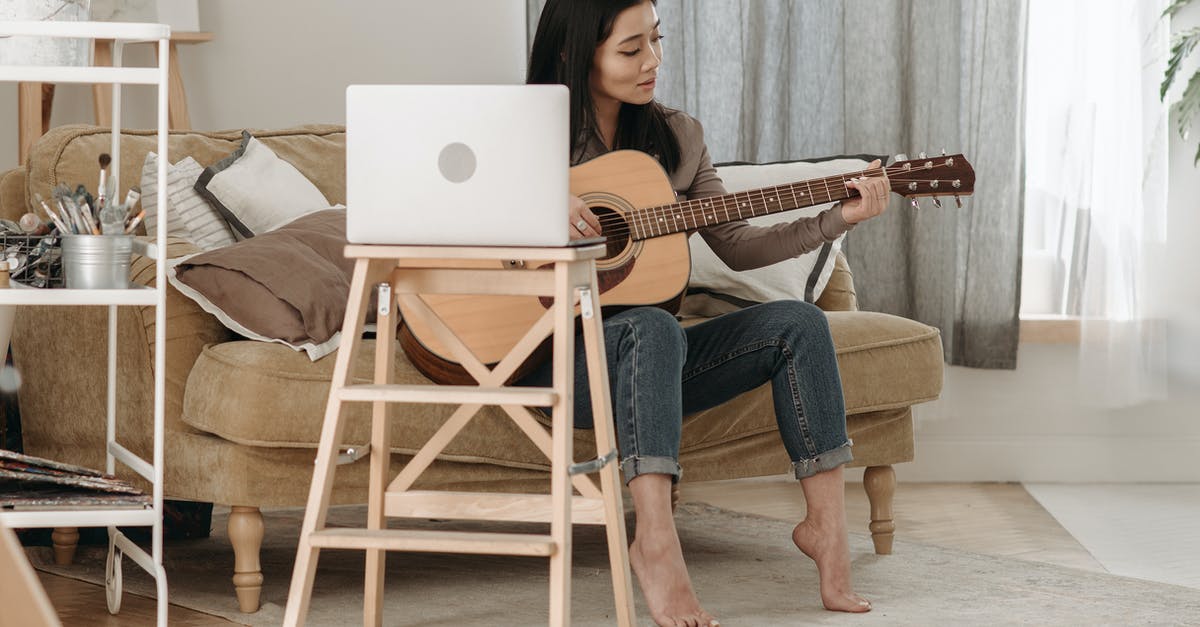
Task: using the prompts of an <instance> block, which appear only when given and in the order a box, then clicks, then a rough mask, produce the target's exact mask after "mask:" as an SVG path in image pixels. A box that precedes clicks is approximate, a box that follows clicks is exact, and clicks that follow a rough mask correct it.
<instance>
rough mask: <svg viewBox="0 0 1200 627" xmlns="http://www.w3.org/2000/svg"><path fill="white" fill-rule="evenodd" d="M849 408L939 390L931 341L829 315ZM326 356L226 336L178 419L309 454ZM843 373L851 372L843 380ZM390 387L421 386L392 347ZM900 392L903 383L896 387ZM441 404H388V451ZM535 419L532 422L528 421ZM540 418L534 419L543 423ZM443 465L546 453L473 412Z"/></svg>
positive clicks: (751, 414)
mask: <svg viewBox="0 0 1200 627" xmlns="http://www.w3.org/2000/svg"><path fill="white" fill-rule="evenodd" d="M830 325H831V327H832V329H833V336H834V339H835V342H836V343H837V344H838V349H839V358H840V362H839V363H840V364H841V367H842V376H843V380H848V381H850V382H852V383H854V384H856V385H852V386H851V387H848V388H847V390H846V397H847V401H848V403H847V406H848V408H849V411H850V412H851V413H860V412H866V411H872V410H875V409H889V408H894V407H906V406H908V405H910V404H912V403H914V402H919V401H922V400H929V399H930V398H934V397H936V396H937V394H938V391H939V390H940V389H941V363H942V362H941V342H940V340H939V338H938V335H937V331H936V330H934V329H930V328H929V327H926V326H925V325H922V324H919V323H916V322H912V321H909V320H904V319H902V318H897V317H895V316H888V315H885V314H874V313H868V312H841V313H831V314H830ZM374 346H375V343H374V341H370V340H368V341H365V342H363V344H362V348H361V349H360V350H359V353H358V355H357V356H356V358H355V362H354V372H355V380H354V381H355V383H369V382H370V377H371V373H372V372H373V358H374V350H375V349H374ZM335 361H336V360H335V359H334V358H333V357H332V356H330V357H326V358H324V359H320V360H318V361H315V362H313V361H310V360H309V359H308V358H307V357H306V356H304V355H303V354H300V353H296V352H294V351H292V350H291V349H289V348H287V347H285V346H281V345H279V344H271V343H266V342H254V341H234V342H224V343H221V344H214V345H210V346H208V347H206V348H205V349H204V351H203V352H202V353H201V355H200V357H199V358H197V360H196V365H195V366H194V367H193V368H192V372H191V374H190V376H189V377H188V382H187V389H186V391H185V393H184V399H183V420H184V422H186V423H188V424H189V425H191V426H193V427H195V428H197V429H200V430H201V431H204V432H207V433H211V434H214V435H217V436H220V437H222V438H224V439H226V440H230V441H233V442H236V443H239V444H246V445H251V446H263V447H295V448H315V447H316V445H317V442H318V441H319V440H320V435H321V424H322V420H323V417H324V413H325V401H326V398H327V396H328V392H329V381H330V379H331V378H332V376H333V367H334V362H335ZM851 373H853V374H851ZM395 377H396V378H395V382H396V383H400V384H410V385H412V384H417V385H420V384H427V383H428V379H426V378H425V377H424V376H423V375H421V374H420V373H419V372H417V370H416V369H415V368H414V367H413V366H412V364H411V363H409V361H408V359H407V358H406V357H405V356H404V354H403V351H399V350H398V351H397V354H396V362H395ZM906 386H907V387H906ZM453 410H454V407H453V406H447V405H408V404H406V405H396V404H393V405H390V406H389V411H390V412H392V413H391V415H392V416H394V417H395V418H394V419H393V421H392V431H391V441H392V450H393V452H396V453H406V454H413V453H415V452H416V451H417V450H419V449H420V447H421V446H422V445H423V444H424V443H425V442H426V441H427V440H428V439H429V438H430V437H431V436H432V435H433V433H434V432H435V431H436V430H437V429H438V428H439V427H440V426H441V425H442V424H443V423H444V422H445V421H446V419H447V418H448V417H449V416H450V414H451V413H452V412H453ZM344 411H345V412H346V414H345V415H346V420H347V424H346V431H345V436H344V437H343V445H344V446H346V445H351V444H363V443H366V442H367V441H369V440H370V406H369V405H368V404H366V403H348V404H346V405H345V409H344ZM538 417H539V419H541V417H540V415H539V416H538ZM543 423H544V420H543ZM774 429H775V419H774V417H773V413H772V412H771V394H770V386H769V385H764V386H762V387H760V388H758V389H756V390H752V391H750V392H747V393H746V394H743V395H742V396H741V397H739V398H737V399H735V400H734V401H731V402H729V403H725V404H724V405H721V406H720V407H716V408H713V409H710V410H708V411H705V412H701V413H699V414H696V415H694V416H689V417H687V418H685V420H684V430H683V442H682V451H683V452H684V453H688V452H689V451H699V450H703V449H708V448H711V447H714V446H721V445H723V444H725V443H729V442H734V441H738V440H742V439H744V438H749V437H754V436H759V435H761V434H764V433H768V432H771V431H774ZM593 438H594V435H593V433H592V432H591V431H586V430H577V431H576V432H575V451H576V458H577V459H586V458H589V457H593V456H595V441H594V439H593ZM440 457H441V458H443V459H448V460H453V461H459V462H472V463H480V462H482V463H494V464H500V465H503V466H510V467H514V468H530V469H545V468H548V467H549V464H548V462H547V461H546V458H545V456H543V455H542V454H541V452H540V451H538V449H537V448H536V447H535V446H534V445H533V443H532V442H530V440H529V439H528V438H526V437H525V435H524V434H523V433H522V432H521V431H520V429H519V428H518V427H517V426H516V424H515V423H514V422H513V421H512V420H511V419H509V418H508V417H507V416H506V415H505V414H504V413H503V411H502V410H500V409H499V408H497V407H484V408H483V410H481V411H480V413H479V414H478V415H476V416H475V418H474V419H472V421H471V422H470V423H469V424H468V426H467V427H466V428H465V429H464V430H463V431H462V432H461V433H460V434H459V436H458V437H456V438H455V439H454V440H453V441H452V442H451V443H450V445H449V446H448V447H447V448H446V449H445V451H444V453H443V454H442V455H441V456H440Z"/></svg>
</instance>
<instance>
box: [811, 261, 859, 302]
mask: <svg viewBox="0 0 1200 627" xmlns="http://www.w3.org/2000/svg"><path fill="white" fill-rule="evenodd" d="M816 304H817V306H818V307H820V308H821V309H824V310H825V311H858V296H857V295H856V294H855V292H854V274H853V273H851V272H850V265H849V264H847V263H846V256H845V255H843V254H842V253H841V252H839V253H838V254H837V259H836V260H835V261H834V266H833V274H832V275H830V277H829V283H828V284H826V285H825V290H824V291H823V292H821V297H820V298H818V299H817V303H816Z"/></svg>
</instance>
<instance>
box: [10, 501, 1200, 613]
mask: <svg viewBox="0 0 1200 627" xmlns="http://www.w3.org/2000/svg"><path fill="white" fill-rule="evenodd" d="M225 516H226V514H225V513H224V512H220V513H218V514H217V515H215V516H214V521H213V523H214V531H213V535H212V537H211V538H207V539H201V540H188V541H178V542H171V543H168V544H167V546H166V553H165V556H166V569H167V577H168V585H169V587H170V596H171V602H172V603H174V604H177V605H182V606H185V607H189V608H193V609H196V610H199V611H202V612H207V613H209V614H214V615H218V616H223V617H225V618H228V619H229V620H232V621H235V622H238V623H242V624H246V625H279V624H281V623H282V620H283V611H284V606H285V605H286V603H287V591H288V584H289V582H290V578H291V574H292V573H291V565H292V562H293V560H294V558H295V550H296V541H297V536H298V533H299V528H300V521H301V518H302V516H303V511H302V510H296V509H287V510H272V511H267V512H265V513H264V517H265V522H266V539H265V541H264V544H263V549H262V566H263V574H264V576H265V579H266V580H265V582H264V585H263V606H262V609H261V610H259V611H258V612H257V613H256V614H242V613H241V612H239V611H238V610H237V604H236V601H235V598H234V594H233V586H232V584H231V583H230V576H231V574H232V572H233V555H232V552H231V550H230V549H229V545H228V540H227V538H226V536H225V522H226V517H225ZM364 519H365V509H364V508H361V507H349V508H337V509H335V510H333V512H332V513H331V517H330V523H331V524H332V525H347V526H361V521H362V520H364ZM676 519H677V521H678V527H679V533H680V537H681V539H682V542H683V545H684V553H685V556H686V558H687V561H688V565H689V568H690V570H691V574H692V579H693V581H694V583H695V586H696V590H697V593H698V594H699V596H700V599H701V600H702V602H703V603H704V606H705V607H706V608H707V609H708V610H709V611H711V612H712V613H713V614H714V615H716V616H718V617H719V618H720V619H721V623H722V625H726V626H736V625H750V626H754V627H765V626H776V625H778V626H783V625H788V626H791V625H801V624H806V625H1007V624H1013V625H1016V624H1035V625H1132V624H1138V625H1189V624H1190V625H1195V624H1200V590H1195V589H1191V588H1182V587H1177V586H1170V585H1164V584H1157V583H1152V582H1147V581H1142V580H1138V579H1130V578H1124V577H1117V576H1112V575H1105V574H1099V573H1091V572H1086V571H1080V570H1074V569H1069V568H1063V567H1058V566H1052V565H1047V564H1041V563H1035V562H1027V561H1020V560H1014V559H1006V558H997V557H989V556H985V555H978V554H973V553H967V552H963V551H957V550H953V549H946V548H940V547H935V546H928V545H922V544H916V543H911V542H904V541H902V540H897V541H896V543H895V548H894V553H893V554H892V555H875V554H874V552H873V549H872V546H871V540H870V537H869V536H867V535H865V534H857V533H854V534H851V536H850V550H851V559H852V561H853V576H854V580H855V583H856V587H857V590H858V591H859V592H860V593H861V594H862V595H863V596H865V597H867V598H869V599H871V601H872V603H873V604H874V608H875V609H874V611H872V612H870V613H868V614H860V615H847V614H840V613H833V612H827V611H825V610H824V609H822V607H821V602H820V596H819V594H818V588H817V572H816V568H815V566H814V565H813V563H812V562H811V561H810V560H808V559H807V558H805V557H804V556H803V555H801V554H800V553H799V552H798V551H797V550H796V549H795V547H794V546H793V545H792V544H791V541H790V538H791V529H792V525H791V524H789V523H787V522H784V521H779V520H774V519H769V518H762V517H758V516H753V515H747V514H739V513H734V512H730V511H726V510H722V509H718V508H715V507H712V506H709V505H706V504H702V503H685V504H683V505H681V506H680V507H679V511H678V514H677V517H676ZM420 526H424V527H435V528H464V525H462V524H458V525H451V524H450V523H444V522H437V521H429V522H423V523H421V525H420ZM465 528H479V527H474V526H473V525H471V524H468V525H465ZM544 529H545V527H544V526H537V525H533V526H529V525H526V526H517V525H506V526H504V527H503V530H507V531H516V530H521V531H531V532H533V531H541V532H543V533H544V531H543V530H544ZM29 551H30V554H31V555H30V557H31V560H32V561H33V562H34V564H35V566H36V567H37V568H39V569H41V570H45V571H48V572H53V573H56V574H60V575H65V576H68V577H75V578H79V579H84V580H87V581H93V582H101V581H102V574H103V565H104V550H103V549H102V548H101V547H80V550H79V555H78V557H77V559H76V563H75V564H74V565H72V566H70V567H65V568H64V567H56V566H53V565H52V563H51V560H50V553H49V550H48V549H43V548H31V549H29ZM363 568H364V558H363V553H361V552H357V551H322V553H321V558H320V563H319V568H318V570H317V576H316V586H315V590H314V595H313V601H312V606H311V610H310V612H309V615H308V624H310V625H357V624H361V623H362V585H363ZM123 572H124V580H125V590H126V594H130V593H133V594H141V595H147V596H149V595H151V594H152V590H153V586H152V581H151V580H150V578H149V577H147V576H146V575H145V574H144V573H142V571H141V570H140V569H139V568H138V567H137V566H136V565H134V564H132V563H131V562H130V561H129V560H128V559H127V560H126V562H125V568H124V571H123ZM548 572H549V568H548V560H546V559H544V558H522V557H492V556H460V555H425V554H389V556H388V562H387V589H386V595H385V598H386V601H385V608H384V624H385V625H423V626H429V625H445V626H450V625H453V626H455V627H468V626H476V625H479V626H482V625H488V626H494V625H520V626H525V625H543V624H545V623H546V617H547V611H548V606H547V601H548V598H549V595H548V585H549V577H548ZM634 587H635V589H636V587H637V586H636V583H635V585H634ZM635 594H636V596H638V616H639V624H643V625H648V624H651V621H650V620H649V619H648V617H647V616H648V615H647V613H646V609H645V605H644V604H643V603H642V601H641V598H640V597H641V595H640V592H636V593H635ZM97 610H98V611H104V610H103V608H97ZM572 614H573V620H574V624H576V625H612V624H614V619H613V606H612V588H611V579H610V577H609V571H608V558H607V553H606V548H605V543H604V534H603V530H602V529H601V528H597V527H579V528H577V530H576V533H575V558H574V589H573V594H572Z"/></svg>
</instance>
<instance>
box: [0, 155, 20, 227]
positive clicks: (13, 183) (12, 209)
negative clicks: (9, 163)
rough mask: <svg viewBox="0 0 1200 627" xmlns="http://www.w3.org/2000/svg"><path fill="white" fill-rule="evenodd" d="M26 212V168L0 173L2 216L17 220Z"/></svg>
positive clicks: (0, 215)
mask: <svg viewBox="0 0 1200 627" xmlns="http://www.w3.org/2000/svg"><path fill="white" fill-rule="evenodd" d="M24 213H25V168H13V169H12V170H9V171H7V172H3V173H0V218H4V219H6V220H12V221H13V222H16V221H17V220H20V219H21V215H22V214H24Z"/></svg>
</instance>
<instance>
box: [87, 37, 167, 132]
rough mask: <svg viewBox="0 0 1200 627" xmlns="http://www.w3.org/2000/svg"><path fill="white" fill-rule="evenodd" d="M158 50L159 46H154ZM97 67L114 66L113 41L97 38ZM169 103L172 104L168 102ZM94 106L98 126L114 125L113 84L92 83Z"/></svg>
mask: <svg viewBox="0 0 1200 627" xmlns="http://www.w3.org/2000/svg"><path fill="white" fill-rule="evenodd" d="M154 49H155V50H158V46H155V47H154ZM94 63H95V65H96V67H100V66H104V67H112V63H113V62H112V41H109V40H107V39H97V40H96V48H95V60H94ZM168 104H170V103H169V102H168ZM92 108H93V109H94V110H95V112H96V126H112V85H111V84H109V83H96V84H94V85H92Z"/></svg>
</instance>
